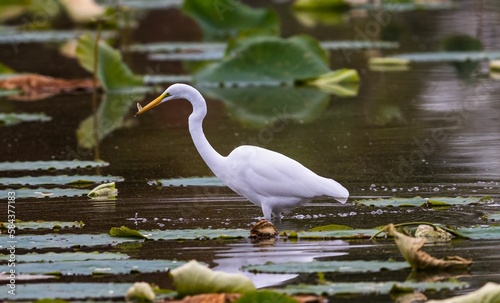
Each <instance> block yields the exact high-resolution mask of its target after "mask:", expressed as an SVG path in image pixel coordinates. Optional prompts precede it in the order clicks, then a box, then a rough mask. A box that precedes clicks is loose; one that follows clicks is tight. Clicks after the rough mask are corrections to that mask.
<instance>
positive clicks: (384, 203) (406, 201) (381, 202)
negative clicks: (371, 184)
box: [354, 196, 491, 207]
mask: <svg viewBox="0 0 500 303" xmlns="http://www.w3.org/2000/svg"><path fill="white" fill-rule="evenodd" d="M488 202H491V198H490V197H488V196H486V197H467V198H464V197H455V198H451V197H432V198H428V199H426V198H422V197H413V198H397V197H396V198H378V199H362V200H355V201H354V204H362V205H366V206H375V207H419V206H430V207H438V206H451V205H469V204H479V203H488Z"/></svg>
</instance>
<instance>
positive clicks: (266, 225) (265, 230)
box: [250, 220, 278, 239]
mask: <svg viewBox="0 0 500 303" xmlns="http://www.w3.org/2000/svg"><path fill="white" fill-rule="evenodd" d="M277 235H278V230H277V229H276V227H274V225H273V223H271V222H269V221H267V220H260V221H259V222H257V223H255V225H254V226H252V229H251V230H250V238H258V239H268V238H276V236H277Z"/></svg>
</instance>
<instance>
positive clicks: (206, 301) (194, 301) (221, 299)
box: [165, 294, 241, 303]
mask: <svg viewBox="0 0 500 303" xmlns="http://www.w3.org/2000/svg"><path fill="white" fill-rule="evenodd" d="M240 297H241V294H201V295H196V296H186V297H184V298H183V299H182V300H180V301H165V302H169V303H230V302H233V301H235V300H236V299H238V298H240Z"/></svg>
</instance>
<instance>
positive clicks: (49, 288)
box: [0, 283, 132, 300]
mask: <svg viewBox="0 0 500 303" xmlns="http://www.w3.org/2000/svg"><path fill="white" fill-rule="evenodd" d="M131 286H132V283H35V284H33V283H29V284H16V297H15V298H16V300H36V299H43V298H53V297H54V295H57V298H58V299H68V300H69V299H71V300H75V299H90V298H93V299H102V298H107V299H111V298H117V299H118V298H123V297H124V295H125V293H126V292H127V290H128V289H129V288H130V287H131ZM0 300H12V296H11V295H10V294H8V293H7V292H6V291H4V292H2V293H0Z"/></svg>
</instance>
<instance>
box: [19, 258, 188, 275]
mask: <svg viewBox="0 0 500 303" xmlns="http://www.w3.org/2000/svg"><path fill="white" fill-rule="evenodd" d="M183 264H185V262H182V261H169V260H135V259H118V260H113V261H112V262H111V261H110V260H86V261H64V262H43V263H42V262H37V263H18V264H16V272H17V273H18V274H32V275H33V274H34V275H36V274H47V275H51V274H52V275H57V276H73V275H85V276H90V275H103V274H106V275H119V274H130V273H139V272H140V273H152V272H166V271H168V270H169V269H173V268H177V267H179V266H181V265H183Z"/></svg>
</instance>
